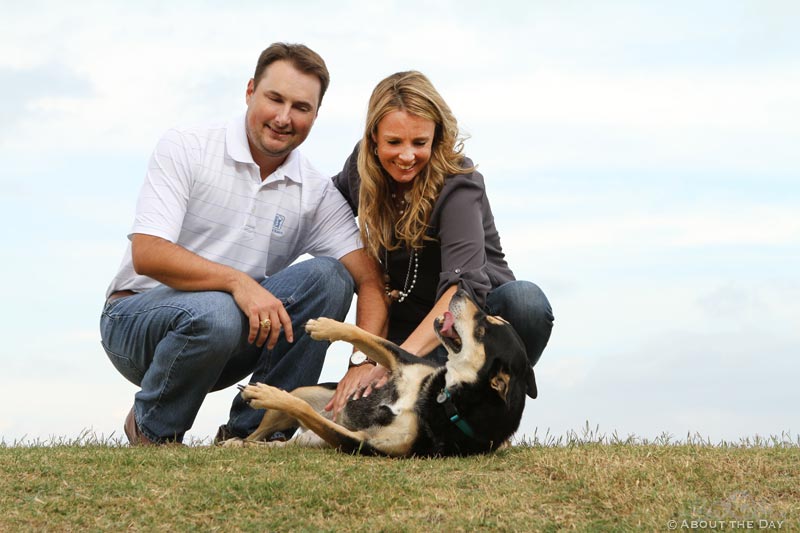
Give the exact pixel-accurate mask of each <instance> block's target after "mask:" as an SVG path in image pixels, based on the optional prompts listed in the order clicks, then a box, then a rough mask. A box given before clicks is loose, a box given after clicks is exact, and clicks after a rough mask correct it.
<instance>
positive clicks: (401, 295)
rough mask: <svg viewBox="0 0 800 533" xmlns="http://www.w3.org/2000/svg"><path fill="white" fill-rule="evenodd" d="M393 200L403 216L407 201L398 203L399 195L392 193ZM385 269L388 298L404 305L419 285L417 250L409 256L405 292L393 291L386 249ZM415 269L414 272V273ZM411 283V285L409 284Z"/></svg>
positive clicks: (384, 256)
mask: <svg viewBox="0 0 800 533" xmlns="http://www.w3.org/2000/svg"><path fill="white" fill-rule="evenodd" d="M392 200H394V201H395V204H399V209H398V212H399V214H400V216H403V213H405V209H406V199H405V198H402V199H401V200H400V201H399V202H398V201H397V195H395V194H394V193H392ZM383 268H384V270H385V271H386V274H384V276H383V282H384V285H383V286H384V291H385V292H386V296H388V297H389V298H390V299H391V300H392V301H395V302H397V303H403V301H404V300H405V299H406V298H407V297H408V295H409V294H411V291H413V290H414V285H416V284H417V272H418V270H419V254H418V253H417V251H416V250H411V255H409V256H408V270H407V271H406V280H405V282H404V283H403V290H400V289H393V288H392V287H391V282H390V279H389V251H388V250H386V249H385V248H384V250H383ZM412 268H413V272H412ZM409 282H410V283H409Z"/></svg>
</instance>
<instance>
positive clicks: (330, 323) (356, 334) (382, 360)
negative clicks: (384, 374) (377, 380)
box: [306, 317, 398, 371]
mask: <svg viewBox="0 0 800 533" xmlns="http://www.w3.org/2000/svg"><path fill="white" fill-rule="evenodd" d="M306 332H308V334H309V335H311V338H312V339H315V340H318V341H320V340H326V341H345V342H349V343H350V344H352V345H353V346H355V347H356V349H357V350H361V351H362V352H364V353H365V354H367V357H369V358H370V359H372V360H373V361H376V362H377V363H379V364H380V365H382V366H384V367H386V368H388V369H389V370H391V371H395V370H397V367H398V364H397V359H396V358H395V356H394V354H393V353H392V351H391V350H390V349H389V347H394V345H393V344H392V343H390V342H389V341H387V340H386V339H382V338H380V337H378V336H377V335H373V334H372V333H368V332H366V331H364V330H363V329H361V328H359V327H358V326H355V325H353V324H345V323H342V322H338V321H336V320H333V319H331V318H325V317H322V318H318V319H316V320H309V321H308V322H307V323H306Z"/></svg>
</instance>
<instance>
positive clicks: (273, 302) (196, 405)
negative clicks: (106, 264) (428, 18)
mask: <svg viewBox="0 0 800 533" xmlns="http://www.w3.org/2000/svg"><path fill="white" fill-rule="evenodd" d="M328 81H329V75H328V71H327V68H326V66H325V63H324V61H323V60H322V58H321V57H319V55H317V54H316V53H315V52H313V51H312V50H310V49H309V48H307V47H305V46H303V45H289V44H284V43H276V44H273V45H271V46H270V47H269V48H267V49H266V50H264V51H263V52H262V54H261V56H260V57H259V60H258V64H257V66H256V71H255V75H254V76H253V79H251V80H250V81H249V83H248V85H247V91H246V103H247V111H246V114H245V116H244V117H240V118H238V119H236V120H233V121H231V122H229V123H228V124H225V125H221V126H212V127H205V128H194V129H185V130H171V131H169V132H168V133H166V134H165V135H164V137H163V138H162V139H161V140H160V141H159V143H158V145H157V146H156V149H155V151H154V152H153V155H152V157H151V159H150V163H149V166H148V170H147V175H146V178H145V183H144V185H143V187H142V190H141V193H140V196H139V200H138V203H137V208H136V217H135V221H134V225H133V228H132V230H131V234H130V235H129V239H130V246H129V247H128V249H127V251H126V254H125V257H124V258H123V261H122V265H121V267H120V270H119V272H118V274H117V276H116V277H115V278H114V280H113V281H112V282H111V285H110V286H109V288H108V291H107V300H106V304H105V306H104V309H103V314H102V318H101V323H100V327H101V338H102V342H103V347H104V349H105V351H106V353H107V354H108V357H109V358H110V360H111V362H112V363H113V364H114V366H115V367H116V368H117V370H119V372H120V373H121V374H122V375H123V376H125V377H126V378H127V379H128V380H129V381H131V382H133V383H134V384H136V385H139V386H140V387H141V390H140V391H139V392H137V393H136V395H135V401H134V405H133V408H132V409H131V411H130V413H129V414H128V417H127V419H126V421H125V433H126V435H127V436H128V439H129V441H130V442H131V444H161V443H167V442H180V441H181V440H182V438H183V436H184V433H185V432H186V431H187V430H188V429H189V428H191V426H192V423H193V422H194V419H195V417H196V415H197V412H198V410H199V409H200V405H201V404H202V402H203V399H204V398H205V395H206V394H207V393H208V392H210V391H213V390H218V389H222V388H225V387H228V386H230V385H232V384H234V383H236V382H238V381H240V380H242V379H244V378H246V377H247V376H248V375H249V374H250V373H252V380H254V381H260V382H264V383H270V384H272V385H275V386H277V387H280V388H284V389H287V390H291V389H293V388H295V387H298V386H302V385H310V384H314V383H316V382H317V379H318V378H319V374H320V372H321V370H322V364H323V362H324V358H325V351H326V349H327V344H326V343H321V342H317V341H313V340H312V339H311V338H310V337H308V336H307V335H306V334H305V331H304V330H303V328H302V324H303V323H305V322H306V321H307V320H308V319H309V318H314V317H317V316H329V317H332V318H335V319H337V320H343V319H344V318H345V315H346V314H347V312H348V310H349V307H350V302H351V300H352V296H353V291H354V290H355V291H356V292H358V295H359V296H358V308H357V317H358V318H357V322H358V324H359V326H361V327H363V328H364V329H366V330H369V331H372V332H374V333H377V334H381V333H384V332H385V324H386V316H387V315H386V307H385V304H384V300H383V285H382V278H381V275H380V272H379V270H378V267H377V264H376V263H375V262H374V261H372V260H370V259H369V258H368V256H367V255H366V253H365V252H364V251H363V250H362V247H361V244H360V241H359V238H358V228H357V227H356V224H355V221H354V219H353V215H352V211H351V210H350V208H349V206H348V205H347V203H346V202H345V200H344V198H343V197H342V196H341V194H340V193H339V192H338V191H337V190H336V188H335V187H334V186H333V184H332V182H331V180H330V179H329V178H327V177H324V176H322V175H320V174H319V173H318V172H317V171H316V170H315V169H314V168H313V167H312V166H311V165H310V164H309V162H308V161H307V160H306V159H305V157H303V156H302V155H301V154H300V153H299V152H298V150H297V147H298V146H299V145H300V144H302V142H303V141H304V140H305V139H306V137H307V136H308V134H309V132H310V131H311V127H312V126H313V124H314V120H315V119H316V117H317V113H318V110H319V106H320V104H321V103H322V97H323V96H324V94H325V90H326V89H327V86H328ZM306 253H308V254H310V255H312V256H314V258H313V259H309V260H307V261H304V262H300V263H297V264H293V262H294V261H295V260H296V259H297V258H298V257H299V256H300V255H302V254H306ZM337 260H338V261H337ZM355 373H356V372H350V373H349V374H355ZM348 379H353V378H352V377H350V378H348ZM262 414H263V412H259V411H256V410H254V409H251V408H250V407H249V406H247V405H246V404H244V402H243V401H242V400H241V398H240V397H239V396H238V395H237V396H236V398H235V399H234V402H233V405H232V407H231V412H230V418H229V421H228V423H227V424H226V425H224V426H222V427H221V428H220V431H219V433H218V435H217V438H218V439H224V438H228V437H246V436H247V435H248V434H250V433H251V432H252V431H253V430H254V429H255V428H256V427H257V425H258V423H259V422H260V419H261V416H262Z"/></svg>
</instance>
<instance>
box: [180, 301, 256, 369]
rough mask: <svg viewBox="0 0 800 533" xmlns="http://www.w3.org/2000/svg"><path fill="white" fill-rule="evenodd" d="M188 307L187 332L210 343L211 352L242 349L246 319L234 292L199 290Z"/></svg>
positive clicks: (225, 353) (228, 353)
mask: <svg viewBox="0 0 800 533" xmlns="http://www.w3.org/2000/svg"><path fill="white" fill-rule="evenodd" d="M185 311H186V312H185V318H184V321H185V324H186V326H187V330H186V334H187V335H189V336H192V337H194V338H195V339H196V340H197V341H198V342H204V343H207V346H208V348H209V350H208V351H209V353H214V354H219V355H225V356H230V355H232V354H233V353H235V352H236V351H238V350H239V349H240V347H241V345H242V342H243V339H244V338H245V333H246V328H245V325H246V319H245V316H244V313H242V311H241V310H240V309H239V307H238V306H237V305H236V301H235V300H234V299H233V296H231V295H230V294H228V293H225V292H216V291H208V292H200V293H195V294H194V298H193V302H192V305H191V306H189V307H187V309H186V310H185Z"/></svg>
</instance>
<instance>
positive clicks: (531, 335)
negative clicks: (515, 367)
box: [429, 280, 554, 366]
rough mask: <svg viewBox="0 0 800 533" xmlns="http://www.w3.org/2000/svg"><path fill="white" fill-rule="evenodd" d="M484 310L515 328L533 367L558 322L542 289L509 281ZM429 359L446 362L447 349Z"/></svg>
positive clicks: (435, 352)
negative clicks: (555, 323) (554, 321)
mask: <svg viewBox="0 0 800 533" xmlns="http://www.w3.org/2000/svg"><path fill="white" fill-rule="evenodd" d="M484 310H485V311H486V312H487V313H489V314H490V315H497V316H501V317H503V318H504V319H506V320H507V321H508V322H509V323H510V324H511V325H512V326H513V327H514V330H515V331H516V332H517V335H519V336H520V338H521V339H522V343H523V344H524V345H525V350H526V351H527V353H528V360H529V361H530V362H531V366H534V365H535V364H536V363H537V362H538V361H539V358H540V357H541V356H542V352H543V351H544V349H545V346H547V341H548V340H550V332H551V331H552V329H553V320H554V318H553V309H552V307H550V302H549V301H548V300H547V297H546V296H545V295H544V292H542V289H540V288H539V286H538V285H535V284H534V283H531V282H530V281H522V280H517V281H509V282H508V283H504V284H503V285H500V286H499V287H497V288H496V289H494V290H492V292H490V293H489V296H488V297H487V298H486V309H484ZM429 357H432V358H434V359H435V360H437V361H439V362H441V363H444V362H446V361H447V350H445V348H444V346H439V347H438V348H436V349H434V350H433V351H432V352H431V353H430V355H429Z"/></svg>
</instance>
